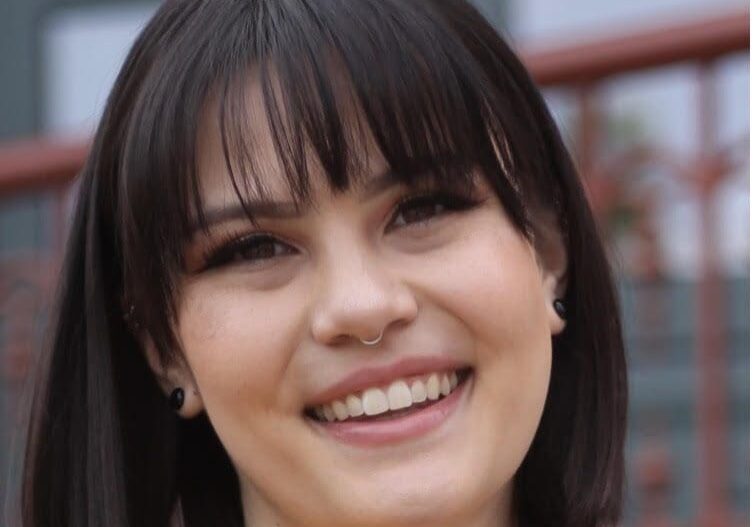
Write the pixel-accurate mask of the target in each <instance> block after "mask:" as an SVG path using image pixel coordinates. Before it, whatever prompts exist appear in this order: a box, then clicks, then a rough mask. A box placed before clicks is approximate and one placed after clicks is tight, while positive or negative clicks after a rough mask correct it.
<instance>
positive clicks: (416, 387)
mask: <svg viewBox="0 0 754 527" xmlns="http://www.w3.org/2000/svg"><path fill="white" fill-rule="evenodd" d="M411 400H412V401H413V402H415V403H423V402H424V401H426V400H427V389H426V388H425V387H424V383H423V382H421V381H420V380H415V381H414V382H413V383H412V384H411Z"/></svg>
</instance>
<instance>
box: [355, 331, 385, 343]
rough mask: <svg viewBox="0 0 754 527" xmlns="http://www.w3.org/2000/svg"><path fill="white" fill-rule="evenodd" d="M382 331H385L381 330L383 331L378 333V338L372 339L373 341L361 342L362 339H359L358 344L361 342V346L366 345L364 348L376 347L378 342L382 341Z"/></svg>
mask: <svg viewBox="0 0 754 527" xmlns="http://www.w3.org/2000/svg"><path fill="white" fill-rule="evenodd" d="M384 331H385V329H384V328H383V329H382V331H380V334H379V336H378V337H377V338H376V339H374V340H363V339H359V341H360V342H361V343H362V344H364V345H366V346H376V345H377V344H379V343H380V341H381V340H382V333H383V332H384Z"/></svg>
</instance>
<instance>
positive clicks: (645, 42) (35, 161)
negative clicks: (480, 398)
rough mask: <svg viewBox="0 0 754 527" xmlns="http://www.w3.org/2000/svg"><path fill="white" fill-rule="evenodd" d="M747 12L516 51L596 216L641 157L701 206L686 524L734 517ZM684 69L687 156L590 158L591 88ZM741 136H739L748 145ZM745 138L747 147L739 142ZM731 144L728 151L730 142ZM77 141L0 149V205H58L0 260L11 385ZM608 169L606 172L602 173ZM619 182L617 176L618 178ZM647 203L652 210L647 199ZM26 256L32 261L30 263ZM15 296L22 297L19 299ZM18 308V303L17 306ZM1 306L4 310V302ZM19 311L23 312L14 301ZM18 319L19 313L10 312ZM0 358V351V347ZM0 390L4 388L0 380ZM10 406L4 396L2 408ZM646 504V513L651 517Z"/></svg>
mask: <svg viewBox="0 0 754 527" xmlns="http://www.w3.org/2000/svg"><path fill="white" fill-rule="evenodd" d="M748 49H749V13H748V10H741V11H736V12H731V13H728V14H726V15H724V16H719V17H715V18H705V19H704V20H699V21H694V22H691V23H685V24H679V25H675V26H672V27H667V26H664V27H658V28H656V29H650V30H642V31H636V32H632V33H630V34H626V35H622V36H618V37H614V38H610V39H603V40H600V41H594V42H587V43H581V44H575V45H570V46H563V47H558V48H557V49H547V50H540V51H530V52H524V53H523V56H524V61H525V62H526V64H527V66H528V68H529V70H530V71H531V72H532V74H533V76H534V78H535V79H536V81H537V82H538V83H539V84H540V85H541V86H542V87H544V88H550V87H558V88H566V89H571V90H572V91H573V93H574V94H575V95H576V97H575V98H576V100H577V101H578V102H577V106H578V114H579V116H580V118H579V125H578V133H577V142H576V145H575V147H574V148H575V155H576V158H577V160H578V163H579V166H580V170H581V174H582V176H583V178H584V181H585V183H586V185H587V187H588V189H589V195H590V199H591V200H592V205H593V206H594V208H595V211H596V214H597V216H598V218H604V216H605V215H606V214H607V212H608V211H609V210H610V209H611V207H614V206H615V205H616V200H618V199H620V195H621V192H620V188H618V187H619V186H620V185H625V184H627V183H626V182H625V181H623V182H622V181H621V178H619V177H618V178H616V177H614V176H615V174H616V173H626V172H627V171H628V170H629V169H630V168H632V167H635V166H636V165H637V164H640V163H643V162H646V161H648V160H655V161H658V162H660V163H661V164H663V165H665V166H669V167H670V168H671V169H672V173H674V174H675V177H676V178H678V179H679V181H682V182H683V184H685V185H687V186H688V187H689V188H691V189H693V191H694V193H695V195H696V196H697V198H698V202H699V204H700V207H701V211H702V228H701V231H700V233H699V236H700V240H701V243H702V247H703V250H702V254H703V261H702V271H701V281H700V285H699V287H698V292H697V296H698V302H697V305H698V311H697V317H696V318H697V320H696V326H695V327H696V331H697V335H696V337H697V338H696V342H697V343H698V344H697V345H698V349H697V357H698V359H697V360H698V362H697V364H696V368H697V371H698V373H699V387H698V388H699V389H698V399H697V402H696V408H697V415H698V417H699V427H698V433H699V444H700V452H699V459H700V463H701V470H700V472H699V476H698V482H697V484H698V488H699V497H700V501H699V504H700V510H699V515H698V521H697V524H698V525H701V526H704V527H728V526H730V525H734V524H737V522H739V521H740V519H737V518H734V517H732V512H731V509H730V505H729V503H728V499H727V498H726V493H725V488H724V486H725V482H726V481H727V480H728V473H727V470H728V466H729V460H728V459H727V457H726V448H725V444H726V424H727V420H726V416H725V408H726V405H725V393H724V391H723V390H724V387H725V376H724V371H723V367H724V365H725V359H724V356H723V353H724V350H725V342H723V340H722V339H723V335H724V331H723V325H724V317H725V313H724V310H723V301H722V291H721V278H720V271H719V270H718V269H717V268H716V264H715V262H714V261H713V260H712V255H714V254H715V253H716V249H715V246H714V240H715V236H714V234H713V233H712V229H713V215H712V198H713V197H714V195H715V192H716V190H717V189H718V188H719V186H720V184H721V182H723V181H724V178H726V177H727V175H728V174H730V173H731V172H732V171H733V169H734V168H735V167H736V162H735V159H734V156H733V147H731V146H730V145H724V146H721V145H716V143H715V138H716V136H717V135H716V133H715V130H716V127H717V122H716V119H715V114H716V112H715V104H716V102H717V98H718V96H719V94H717V93H716V92H715V88H714V83H713V82H712V80H713V79H714V74H715V71H714V67H715V64H716V63H717V62H718V61H719V60H720V59H722V58H726V57H729V56H731V55H734V54H742V53H746V52H748ZM678 64H688V65H690V66H691V67H693V68H696V70H697V71H698V77H697V79H698V103H697V107H696V112H697V114H698V122H699V126H698V128H699V137H698V141H697V144H698V146H697V151H696V154H694V155H693V156H691V157H689V158H686V159H678V158H677V157H674V156H673V155H671V154H668V153H667V152H662V151H659V150H658V149H656V148H653V147H652V146H649V145H644V146H642V147H638V148H633V149H631V150H629V151H627V152H623V153H621V154H620V155H618V156H613V157H612V158H607V159H606V158H604V156H600V153H599V151H598V149H599V145H598V141H597V139H598V138H599V137H600V133H601V131H600V123H601V122H602V121H601V119H600V115H601V107H600V98H599V94H600V88H601V86H602V85H604V84H605V82H606V81H611V80H613V79H615V78H616V77H619V76H621V75H625V74H628V73H634V72H638V71H644V70H650V69H653V68H655V69H657V68H667V67H670V66H675V65H678ZM746 139H748V134H747V138H746ZM745 142H746V143H748V141H745ZM734 147H735V145H734ZM87 149H88V145H87V144H85V143H74V144H71V143H60V142H58V141H52V140H46V139H34V140H31V141H20V142H16V143H11V144H7V145H5V146H0V199H9V198H13V197H15V196H19V195H24V194H28V193H37V192H45V193H49V192H52V193H53V195H54V196H55V202H56V203H57V204H58V205H57V210H56V211H55V213H54V219H53V221H52V222H51V223H52V225H51V226H50V228H51V236H52V237H53V238H54V239H56V240H58V243H57V244H55V245H54V247H53V249H52V254H47V255H45V256H43V257H42V258H41V260H40V258H39V257H38V256H30V255H21V256H20V257H18V258H15V259H14V260H8V261H0V270H2V273H0V317H2V318H4V319H5V321H6V322H5V323H6V326H7V327H8V331H6V342H5V348H6V349H5V351H4V352H3V353H2V355H0V358H2V359H3V364H1V365H0V366H2V367H3V372H4V377H5V379H6V381H11V383H12V384H13V385H14V386H15V385H17V384H18V382H19V381H20V379H22V378H23V376H24V375H25V372H26V369H27V364H28V360H29V359H28V357H30V356H31V350H32V348H33V342H34V339H33V338H32V336H31V332H30V331H29V328H30V327H31V322H30V320H31V317H33V312H34V310H35V309H36V310H38V309H39V305H38V304H39V298H37V297H39V296H41V297H45V298H49V296H50V294H51V291H52V287H53V286H54V280H53V279H51V277H52V276H54V269H55V268H56V266H57V263H58V262H59V258H60V255H61V252H62V240H63V227H62V226H63V225H64V223H65V221H64V219H65V217H66V216H67V211H66V206H65V203H66V194H67V190H68V188H69V186H70V184H71V182H72V181H73V180H74V178H75V175H76V173H77V172H78V170H79V169H80V168H81V166H82V164H83V161H84V158H85V155H86V152H87ZM606 174H612V175H613V177H609V178H608V177H606ZM624 179H625V178H624ZM646 203H651V200H647V201H646ZM646 203H645V205H644V208H643V209H642V212H641V214H643V215H645V216H647V217H645V218H644V221H643V222H640V223H639V228H640V229H643V231H645V233H644V234H645V237H646V240H647V243H646V244H645V249H644V252H643V253H642V254H640V256H639V263H638V265H637V266H636V267H635V269H636V272H637V273H639V274H641V275H643V276H646V277H653V276H657V275H658V274H659V273H660V264H659V262H658V257H657V254H658V251H657V248H656V247H655V242H654V239H655V237H653V236H654V235H653V227H652V222H651V220H650V219H648V216H651V212H652V211H651V205H646ZM32 260H33V265H29V262H30V261H32ZM19 279H20V280H22V281H29V282H33V283H35V284H36V286H35V287H37V288H38V293H37V294H35V295H32V296H33V297H34V298H27V297H28V295H27V297H24V296H23V295H24V294H26V293H23V292H21V293H19V292H18V290H17V289H15V288H14V284H15V283H17V282H18V280H19ZM19 295H21V296H19ZM19 299H21V300H23V302H21V303H19V302H20V300H19ZM11 303H12V304H13V307H11ZM22 304H23V305H25V306H26V307H25V308H24V310H20V309H19V306H21V305H22ZM22 311H23V314H21V315H20V313H22ZM0 351H2V350H0ZM6 384H8V383H7V382H6ZM13 400H14V399H13V398H11V401H13ZM663 452H664V450H663V449H662V448H659V449H658V450H652V451H651V452H650V451H648V452H646V453H645V454H642V455H641V456H640V458H641V459H640V460H639V463H640V470H641V471H642V474H644V476H643V477H642V478H640V479H642V481H644V485H646V487H647V489H649V488H652V487H653V486H656V485H657V482H658V481H660V482H663V481H665V483H666V484H669V483H668V482H667V481H666V480H667V478H668V477H669V476H668V469H667V465H668V458H667V455H666V454H663ZM650 509H651V510H650ZM650 509H647V511H646V513H645V516H643V517H642V518H641V519H640V520H639V522H638V524H639V525H641V526H642V527H649V526H652V525H655V526H656V525H672V522H671V521H670V520H669V516H668V515H667V514H666V511H663V510H661V508H660V509H657V508H651V507H650Z"/></svg>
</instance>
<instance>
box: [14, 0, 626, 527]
mask: <svg viewBox="0 0 754 527" xmlns="http://www.w3.org/2000/svg"><path fill="white" fill-rule="evenodd" d="M250 72H251V73H252V74H254V75H255V76H256V77H257V78H258V79H259V81H260V83H261V86H262V88H263V94H264V103H265V107H266V110H267V114H268V122H269V124H270V128H271V130H272V133H273V140H274V144H275V147H276V149H277V154H278V156H279V158H280V160H281V166H283V167H284V169H285V176H286V178H287V181H288V183H289V186H290V190H291V194H292V195H293V196H294V198H295V199H296V200H298V201H306V200H309V199H310V195H311V193H310V190H309V189H310V184H309V172H308V170H307V164H306V155H305V151H306V150H307V148H308V147H311V150H312V151H313V152H314V153H315V154H316V156H317V157H318V160H319V162H321V164H322V166H323V167H324V168H325V172H326V173H327V180H328V184H329V185H330V187H331V188H332V189H333V190H335V191H338V192H340V191H345V190H346V189H348V188H349V185H350V184H351V181H352V179H353V177H356V174H358V173H359V171H358V170H356V169H355V168H354V167H358V159H359V156H358V152H357V151H358V149H359V148H360V145H362V144H363V142H362V141H361V139H363V136H359V134H358V133H356V134H354V133H353V128H354V127H352V126H350V125H349V124H348V122H347V121H348V119H347V117H346V108H345V106H344V105H343V104H342V102H341V101H342V98H341V97H340V95H341V94H342V92H343V89H342V84H343V82H342V80H343V79H346V83H345V84H346V86H347V89H346V92H347V94H348V95H349V96H350V98H351V100H352V102H354V103H355V104H356V106H357V107H358V108H359V109H360V113H359V115H360V116H361V117H360V118H359V119H358V120H359V123H358V126H357V127H356V128H360V129H362V131H366V132H368V133H369V134H370V136H371V137H373V138H374V140H375V142H376V144H377V146H378V148H379V149H380V151H381V153H382V155H384V157H385V159H386V160H387V162H388V163H389V165H390V167H391V168H392V169H393V171H395V172H396V173H398V174H400V175H401V177H403V178H404V180H405V181H406V182H407V183H411V182H412V181H413V180H414V179H415V178H416V176H417V175H418V174H423V175H426V174H432V175H433V177H437V178H444V179H445V180H446V181H452V182H464V181H466V179H468V175H469V174H470V172H471V171H470V170H469V167H472V166H473V167H478V168H481V173H483V174H484V177H485V178H486V179H487V180H488V181H489V182H490V184H491V185H492V188H493V189H494V190H495V192H496V193H497V195H498V197H499V199H500V202H501V203H502V205H503V206H504V208H505V211H506V213H507V214H508V215H509V217H510V219H511V221H512V222H513V224H514V225H515V226H516V228H517V229H518V230H519V231H520V232H521V233H524V234H525V235H526V236H527V237H529V239H530V240H532V242H534V241H536V237H537V229H538V226H537V225H536V222H534V221H532V218H533V214H532V211H534V210H546V211H549V212H550V213H551V214H552V215H553V217H555V218H556V221H557V224H558V227H559V229H560V235H561V236H562V239H563V241H564V244H565V247H566V250H567V252H568V287H567V291H566V294H565V300H566V302H567V305H568V306H569V313H568V324H567V328H566V330H565V331H564V332H563V333H562V334H560V335H559V336H557V337H556V338H555V339H554V352H553V367H552V377H551V382H550V388H549V393H548V398H547V402H546V405H545V410H544V415H543V417H542V421H541V423H540V426H539V428H538V430H537V433H536V436H535V438H534V441H533V444H532V445H531V448H530V450H529V452H528V454H527V455H526V457H525V459H524V461H523V464H522V466H521V467H520V469H519V471H518V472H517V474H516V476H515V484H514V508H515V514H516V516H517V518H518V520H519V522H520V524H521V525H557V526H560V527H568V526H571V527H597V526H608V525H615V524H616V522H617V521H618V519H619V517H620V512H621V506H622V495H623V482H624V461H623V446H624V436H625V422H626V404H627V402H626V401H627V394H626V391H627V388H626V366H625V358H624V353H623V343H622V336H621V328H620V322H619V315H618V308H617V302H616V294H615V291H614V286H613V282H612V278H611V273H610V270H609V267H608V264H607V262H606V258H605V254H604V250H603V248H602V245H601V242H600V240H599V236H598V233H597V230H596V228H595V224H594V221H593V218H592V216H591V213H590V211H589V207H588V205H587V202H586V200H585V197H584V193H583V190H582V187H581V185H580V183H579V179H578V176H577V174H576V171H575V169H574V166H573V164H572V161H571V159H570V157H569V155H568V153H567V152H566V149H565V148H564V146H563V143H562V140H561V138H560V136H559V134H558V131H557V129H556V127H555V125H554V123H553V120H552V118H551V116H550V114H549V112H548V110H547V108H546V106H545V103H544V101H543V99H542V97H541V95H540V94H539V92H538V90H537V89H536V87H535V85H534V83H533V82H532V80H531V79H530V78H529V75H528V74H527V72H526V70H525V69H524V67H523V66H522V64H521V62H520V61H519V60H518V58H517V57H516V56H515V54H514V53H513V52H512V51H511V49H510V48H509V47H508V45H507V44H506V43H505V42H504V41H503V40H502V39H501V38H500V36H499V35H498V34H497V33H496V32H495V30H494V29H493V28H492V27H491V26H490V25H489V24H488V23H487V22H486V21H485V20H484V19H483V17H482V16H480V14H479V13H478V12H477V11H476V10H475V9H474V8H472V7H471V6H469V5H468V4H467V3H466V2H465V1H462V0H416V1H410V0H359V1H354V0H320V1H304V0H222V1H218V0H168V1H166V2H164V3H163V4H162V5H161V6H160V8H159V9H158V11H157V13H156V14H155V15H154V17H153V18H152V20H151V21H150V22H149V23H148V25H147V26H146V27H145V28H144V30H143V31H142V33H141V35H140V36H139V37H138V39H137V41H136V43H135V44H134V46H133V48H132V49H131V51H130V53H129V55H128V57H127V59H126V61H125V64H124V65H123V68H122V70H121V72H120V74H119V76H118V78H117V81H116V83H115V86H114V88H113V90H112V93H111V94H110V97H109V99H108V102H107V106H106V109H105V112H104V115H103V118H102V120H101V123H100V125H99V128H98V130H97V132H96V135H95V137H94V141H93V144H92V148H91V152H90V154H89V157H88V159H87V161H86V164H85V167H84V169H83V172H82V174H81V176H80V179H81V181H80V192H79V197H78V204H77V209H76V212H75V218H74V220H73V224H72V227H71V233H70V238H69V240H68V244H67V257H66V263H65V267H64V273H63V275H62V284H61V291H60V295H59V298H58V304H57V309H56V316H55V317H54V319H53V321H52V334H51V345H50V347H49V349H48V350H46V352H45V354H44V357H43V359H42V360H41V361H40V363H39V365H40V370H39V375H38V378H37V381H36V382H37V384H36V387H35V391H34V402H33V409H32V413H31V420H30V427H29V431H28V441H27V449H26V454H25V463H24V478H23V488H22V507H21V508H22V511H21V513H22V514H21V515H22V522H23V523H22V524H23V525H24V526H25V527H44V526H63V525H67V526H75V527H81V526H86V525H90V526H95V525H108V526H111V527H124V526H166V525H169V524H170V523H171V522H172V521H174V520H175V517H176V511H179V512H180V516H181V518H180V519H179V520H176V521H178V522H180V521H182V522H183V524H184V525H186V526H191V527H196V526H209V525H228V526H233V525H239V526H240V525H242V524H243V520H242V513H241V504H240V497H239V490H238V481H237V476H236V474H235V472H234V469H233V467H232V465H231V463H230V460H229V458H228V455H227V454H226V452H225V451H224V449H223V448H222V446H221V444H220V442H219V440H218V439H217V436H216V435H215V433H214V431H213V429H212V427H211V425H210V424H209V422H208V420H207V419H206V417H199V418H197V419H194V420H191V421H182V420H179V419H178V418H176V416H175V415H174V413H173V412H171V411H170V409H169V408H168V404H167V402H166V401H165V397H164V396H163V394H162V392H161V391H160V389H159V388H158V386H157V383H156V381H155V379H154V376H153V375H152V373H151V371H150V369H149V368H148V366H147V363H146V360H145V358H144V355H143V353H142V352H141V351H140V349H139V342H138V341H137V340H136V339H135V338H134V336H133V335H132V332H131V331H130V328H129V325H128V324H127V323H126V322H125V321H124V319H123V312H124V306H126V305H131V304H132V305H133V306H134V308H135V312H136V313H137V314H138V321H139V324H140V325H141V328H142V329H143V330H144V331H147V332H148V333H149V335H150V336H151V338H152V339H153V340H154V342H155V343H156V346H157V349H158V351H159V353H160V354H161V355H162V357H163V359H164V360H170V358H171V357H172V356H174V355H175V354H176V353H180V346H179V343H178V341H177V339H176V336H175V334H174V333H173V328H174V327H175V322H176V320H175V319H176V309H175V306H176V298H177V296H178V295H179V294H180V291H179V288H178V287H177V285H176V284H177V281H176V278H177V277H178V276H180V273H181V269H182V257H181V255H182V247H183V244H184V243H185V240H186V238H187V236H188V234H189V233H190V231H191V229H192V225H191V222H192V221H193V220H192V219H191V217H192V214H191V212H192V211H194V213H195V215H197V216H198V221H199V223H200V224H202V223H203V217H202V200H201V197H200V193H199V182H198V178H197V174H196V168H195V161H196V140H197V132H198V127H199V125H200V116H201V115H203V112H205V111H206V110H207V108H208V101H210V100H213V101H214V100H216V101H217V104H216V105H215V106H212V105H209V107H210V109H211V110H212V111H211V112H209V113H210V115H212V116H213V117H214V118H216V119H218V122H219V123H220V127H221V133H222V144H223V148H224V153H225V157H226V163H227V166H228V168H229V169H231V170H230V172H231V176H230V177H231V178H232V180H233V183H234V185H235V188H236V191H237V194H238V198H239V200H240V201H241V203H245V202H246V199H247V198H248V196H249V192H250V190H251V189H252V187H253V188H254V190H255V191H256V192H260V193H262V194H263V193H264V182H263V181H262V180H261V178H260V177H259V176H258V173H257V172H256V171H255V169H254V146H255V145H254V143H253V138H252V137H250V135H251V134H249V133H248V129H249V128H250V127H251V128H253V127H254V123H249V122H248V118H247V117H246V116H247V115H248V114H247V112H246V111H245V105H246V101H245V97H244V92H245V90H246V89H247V86H248V84H247V83H248V75H249V73H250ZM213 112H214V113H213ZM360 137H361V139H360ZM250 219H251V220H252V221H253V218H250ZM501 448H504V446H502V445H501Z"/></svg>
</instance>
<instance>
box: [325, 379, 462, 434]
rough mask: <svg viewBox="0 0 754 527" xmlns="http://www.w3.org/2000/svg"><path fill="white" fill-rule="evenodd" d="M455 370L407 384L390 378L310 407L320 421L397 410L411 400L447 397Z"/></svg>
mask: <svg viewBox="0 0 754 527" xmlns="http://www.w3.org/2000/svg"><path fill="white" fill-rule="evenodd" d="M458 382H459V381H458V374H457V373H456V372H450V373H447V372H444V373H432V374H430V375H429V377H423V378H420V379H414V380H413V381H411V387H410V388H409V384H408V382H407V381H406V380H404V379H398V380H396V381H393V383H392V384H390V386H387V387H383V388H377V387H375V388H369V389H367V390H365V391H364V392H362V393H361V396H359V395H358V394H349V395H348V396H346V398H345V399H338V400H335V401H332V402H331V403H329V404H322V405H318V406H316V407H315V408H314V411H315V413H316V415H317V417H318V418H319V419H320V420H321V421H328V422H331V423H332V422H333V421H335V420H338V421H345V420H347V419H349V418H350V417H359V416H362V415H365V414H366V415H369V416H372V415H378V414H382V413H385V412H387V411H389V410H401V409H403V408H408V407H410V406H411V405H412V404H419V403H423V402H424V401H427V400H430V401H436V400H437V399H439V398H440V397H441V396H442V397H447V396H448V395H449V394H450V393H451V392H452V391H453V390H454V389H455V388H456V387H457V386H458Z"/></svg>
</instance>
